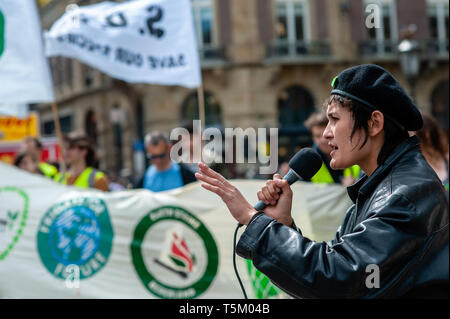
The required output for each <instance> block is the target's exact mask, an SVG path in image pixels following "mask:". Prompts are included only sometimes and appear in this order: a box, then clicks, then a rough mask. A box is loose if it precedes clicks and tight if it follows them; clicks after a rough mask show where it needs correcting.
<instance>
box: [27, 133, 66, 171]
mask: <svg viewBox="0 0 450 319" xmlns="http://www.w3.org/2000/svg"><path fill="white" fill-rule="evenodd" d="M22 149H23V151H24V152H26V153H28V154H29V155H30V156H31V157H32V158H33V160H34V161H35V162H36V164H37V166H38V168H39V170H40V171H41V173H42V174H43V175H44V176H46V177H48V178H54V177H55V176H56V174H58V169H57V168H56V167H55V166H53V165H51V164H49V163H46V162H44V161H42V143H41V141H39V139H38V138H37V137H34V136H27V137H26V138H25V140H24V144H23V146H22Z"/></svg>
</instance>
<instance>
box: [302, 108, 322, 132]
mask: <svg viewBox="0 0 450 319" xmlns="http://www.w3.org/2000/svg"><path fill="white" fill-rule="evenodd" d="M327 124H328V117H327V114H326V113H325V112H323V110H322V111H319V112H314V113H313V114H311V115H310V116H309V117H308V119H307V120H306V121H305V123H304V125H305V126H306V128H307V129H308V130H310V131H311V129H312V128H313V127H315V126H327Z"/></svg>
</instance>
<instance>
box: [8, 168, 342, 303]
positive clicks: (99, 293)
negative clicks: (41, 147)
mask: <svg viewBox="0 0 450 319" xmlns="http://www.w3.org/2000/svg"><path fill="white" fill-rule="evenodd" d="M232 183H233V184H234V185H235V186H237V187H238V188H239V189H240V190H241V192H242V193H243V195H244V196H245V197H246V198H248V200H249V201H250V202H252V203H253V202H257V198H256V192H257V191H258V190H259V189H260V187H261V186H262V185H263V184H264V181H261V180H235V181H232ZM292 188H293V192H294V200H293V216H294V219H295V222H296V224H297V226H298V227H300V228H301V230H302V233H303V234H304V235H305V236H307V237H308V238H310V239H316V240H329V239H331V238H333V236H334V233H335V231H336V229H337V227H338V226H339V225H340V223H341V222H342V219H343V216H344V213H345V211H346V209H347V208H348V207H349V205H350V200H349V199H348V196H347V194H346V191H345V189H344V188H343V187H342V186H340V185H317V184H310V183H306V182H298V183H296V184H294V185H292ZM236 224H237V222H236V221H235V220H234V219H233V218H232V217H231V215H230V213H229V212H228V210H227V208H226V206H225V204H224V203H223V202H222V201H221V200H220V199H219V198H218V197H217V196H216V195H214V194H212V193H210V192H208V191H206V190H205V189H203V188H202V187H200V183H193V184H189V185H187V186H186V187H184V188H181V189H177V190H173V191H170V192H164V193H152V192H150V191H148V190H129V191H120V192H113V193H107V192H100V191H96V190H86V191H83V190H79V189H76V188H73V187H67V186H62V185H59V184H56V183H54V182H52V181H50V180H48V179H45V178H44V177H41V176H38V175H31V174H28V173H26V172H24V171H21V170H19V169H17V168H15V167H12V166H9V165H7V164H2V163H0V298H213V299H228V298H242V297H243V295H242V292H241V290H240V287H239V284H238V281H237V279H236V276H235V273H234V270H233V259H232V257H233V255H232V252H233V245H232V244H233V233H234V230H235V227H236ZM241 232H242V231H241ZM241 232H240V233H241ZM237 266H238V271H239V274H240V276H241V278H242V280H243V283H244V286H245V287H246V291H247V294H248V295H249V297H250V298H269V297H274V298H285V297H286V295H284V294H283V293H281V292H280V291H279V290H278V289H276V288H275V287H274V286H273V285H272V284H271V283H270V282H268V280H267V278H265V277H264V276H263V275H262V274H261V273H259V272H258V271H256V269H255V268H254V267H253V266H252V265H251V264H250V263H247V261H246V260H244V259H242V258H240V257H237Z"/></svg>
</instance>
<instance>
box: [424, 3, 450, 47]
mask: <svg viewBox="0 0 450 319" xmlns="http://www.w3.org/2000/svg"><path fill="white" fill-rule="evenodd" d="M427 11H428V25H429V28H430V38H431V39H432V43H431V45H432V46H433V49H434V51H437V52H440V53H444V54H447V53H448V11H449V9H448V0H428V3H427Z"/></svg>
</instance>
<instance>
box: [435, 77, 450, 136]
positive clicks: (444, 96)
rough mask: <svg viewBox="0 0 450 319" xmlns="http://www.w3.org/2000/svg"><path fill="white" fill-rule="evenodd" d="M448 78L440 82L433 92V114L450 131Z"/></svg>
mask: <svg viewBox="0 0 450 319" xmlns="http://www.w3.org/2000/svg"><path fill="white" fill-rule="evenodd" d="M448 108H449V105H448V80H446V81H442V82H440V83H439V84H438V85H436V87H435V88H434V90H433V92H432V93H431V114H432V115H433V116H434V117H435V118H436V120H437V121H438V122H439V124H440V125H441V127H442V128H443V129H445V130H446V131H448V116H449V112H448Z"/></svg>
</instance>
